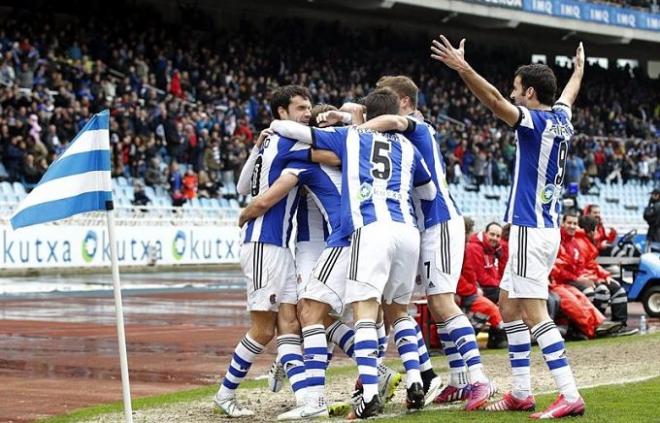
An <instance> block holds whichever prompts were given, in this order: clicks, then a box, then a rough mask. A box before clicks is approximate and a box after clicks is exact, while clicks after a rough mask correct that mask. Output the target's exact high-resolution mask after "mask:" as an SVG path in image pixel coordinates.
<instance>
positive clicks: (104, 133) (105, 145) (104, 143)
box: [11, 110, 112, 229]
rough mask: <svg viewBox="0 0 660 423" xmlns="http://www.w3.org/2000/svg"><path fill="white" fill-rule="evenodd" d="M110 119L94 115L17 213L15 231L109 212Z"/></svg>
mask: <svg viewBox="0 0 660 423" xmlns="http://www.w3.org/2000/svg"><path fill="white" fill-rule="evenodd" d="M109 116H110V115H109V113H108V111H107V110H104V111H102V112H101V113H98V114H96V115H94V116H93V117H92V118H91V119H90V120H89V122H87V124H86V125H85V127H84V128H83V129H82V130H81V131H80V132H79V133H78V135H76V137H75V138H74V139H73V141H72V142H71V145H70V146H69V147H68V148H67V149H66V151H65V152H64V153H62V155H61V156H60V157H59V158H58V159H57V160H55V161H54V162H53V163H52V164H51V165H50V167H49V168H48V170H47V171H46V173H45V174H44V176H43V177H42V178H41V181H39V184H38V185H37V186H36V187H35V188H34V189H33V190H32V192H30V194H28V196H27V197H25V198H24V199H23V201H22V202H21V203H20V204H19V205H18V208H17V209H16V211H15V212H14V215H13V216H12V218H11V226H12V227H13V228H14V229H17V228H21V227H23V226H30V225H35V224H37V223H44V222H50V221H53V220H59V219H64V218H67V217H69V216H73V215H74V214H78V213H84V212H89V211H96V210H107V204H108V202H109V201H112V179H111V176H110V131H109V128H110V126H109V120H110V117H109Z"/></svg>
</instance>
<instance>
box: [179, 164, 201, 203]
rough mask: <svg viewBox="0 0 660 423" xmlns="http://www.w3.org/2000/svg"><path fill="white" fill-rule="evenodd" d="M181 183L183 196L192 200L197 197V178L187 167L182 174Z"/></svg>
mask: <svg viewBox="0 0 660 423" xmlns="http://www.w3.org/2000/svg"><path fill="white" fill-rule="evenodd" d="M182 184H183V189H182V190H181V194H183V197H184V198H186V199H187V200H192V199H193V198H195V197H197V189H198V180H197V175H196V174H195V171H193V170H192V169H188V170H187V171H186V174H185V175H184V176H183V180H182Z"/></svg>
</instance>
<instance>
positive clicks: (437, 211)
mask: <svg viewBox="0 0 660 423" xmlns="http://www.w3.org/2000/svg"><path fill="white" fill-rule="evenodd" d="M408 119H410V120H411V121H414V122H415V125H411V127H410V128H409V130H408V131H406V132H404V133H403V135H405V136H406V138H408V139H409V140H410V141H411V142H412V143H413V145H414V146H415V147H416V148H417V150H419V152H420V154H421V155H422V157H424V160H425V161H426V164H427V165H428V166H429V171H430V172H431V179H432V180H433V183H434V184H435V186H436V189H437V190H438V193H437V195H436V196H435V199H433V200H431V201H426V200H418V199H415V211H416V212H417V225H418V226H419V229H420V231H423V230H425V229H428V228H430V227H432V226H435V225H437V224H438V223H443V222H446V221H448V220H449V219H452V218H454V217H457V216H460V215H461V212H460V210H459V209H458V207H457V206H456V203H455V202H454V199H453V198H452V197H451V195H450V194H449V187H448V185H447V177H446V172H445V163H444V161H443V159H442V154H441V153H440V146H439V145H438V142H437V141H436V139H435V129H433V127H432V126H431V125H429V124H428V123H426V122H423V121H419V120H417V119H415V118H413V117H410V116H408Z"/></svg>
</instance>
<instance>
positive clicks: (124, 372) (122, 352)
mask: <svg viewBox="0 0 660 423" xmlns="http://www.w3.org/2000/svg"><path fill="white" fill-rule="evenodd" d="M113 208H114V206H113V204H112V201H108V202H106V210H107V211H106V217H107V221H108V239H109V240H110V261H111V263H112V286H113V291H114V294H115V315H116V319H115V320H116V322H117V338H118V341H119V365H120V367H121V390H122V394H123V397H124V418H125V420H126V423H133V407H132V405H131V387H130V384H129V379H128V358H127V355H126V335H125V333H124V310H123V308H122V302H121V283H120V281H119V264H118V263H117V244H116V243H115V220H114V216H113V212H112V210H113Z"/></svg>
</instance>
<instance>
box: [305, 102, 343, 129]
mask: <svg viewBox="0 0 660 423" xmlns="http://www.w3.org/2000/svg"><path fill="white" fill-rule="evenodd" d="M331 110H337V108H336V107H335V106H333V105H331V104H317V105H316V106H314V107H312V112H311V116H310V117H309V126H319V123H318V122H317V121H316V118H317V117H318V116H319V115H320V114H321V113H325V112H329V111H331Z"/></svg>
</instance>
